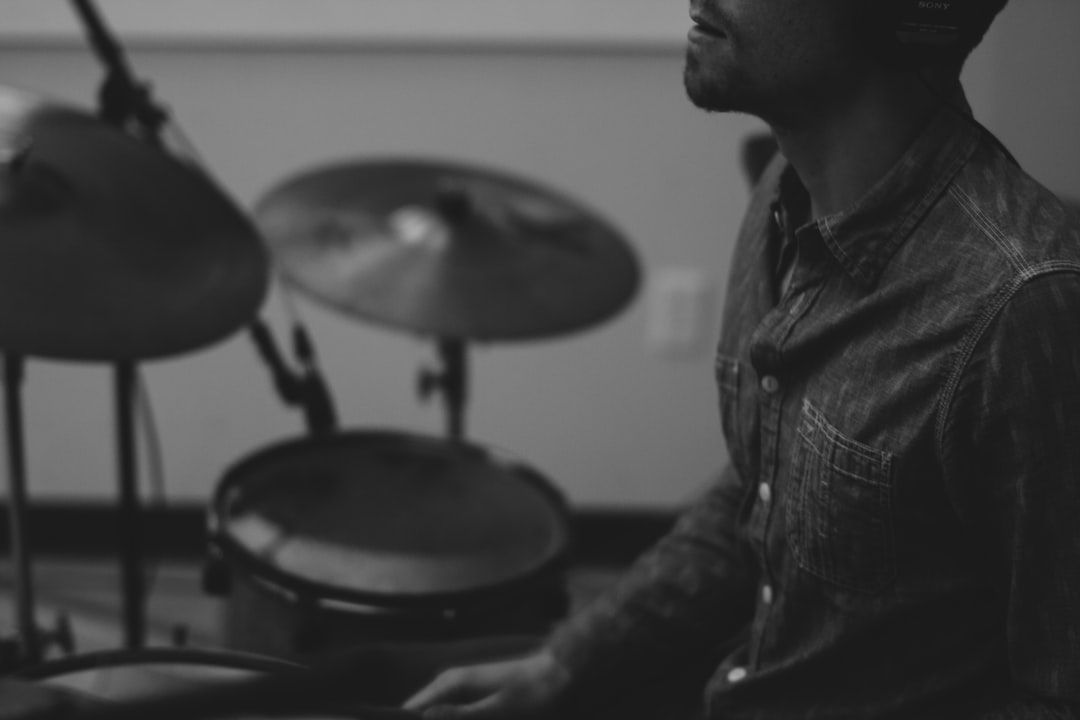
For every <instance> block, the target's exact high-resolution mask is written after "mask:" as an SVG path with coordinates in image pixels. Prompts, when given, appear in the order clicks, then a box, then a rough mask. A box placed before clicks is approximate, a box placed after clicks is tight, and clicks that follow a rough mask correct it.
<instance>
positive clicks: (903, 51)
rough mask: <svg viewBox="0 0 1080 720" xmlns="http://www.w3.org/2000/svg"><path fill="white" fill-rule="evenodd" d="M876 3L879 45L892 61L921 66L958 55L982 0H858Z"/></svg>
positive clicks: (903, 65)
mask: <svg viewBox="0 0 1080 720" xmlns="http://www.w3.org/2000/svg"><path fill="white" fill-rule="evenodd" d="M859 1H860V2H864V3H866V4H867V5H870V6H875V7H874V9H872V10H871V11H870V12H871V13H872V14H874V15H878V13H880V15H878V22H879V23H880V24H879V25H878V27H880V28H882V29H883V30H884V35H885V37H884V38H882V37H881V34H880V33H874V36H875V40H876V41H879V42H881V45H880V46H879V49H880V50H881V51H882V52H883V53H884V57H885V58H886V61H887V62H889V63H890V64H891V65H894V66H897V67H903V68H918V67H925V66H926V65H932V64H936V63H939V62H942V61H947V60H949V59H952V58H954V57H956V55H957V52H958V49H959V48H962V47H964V46H965V45H966V44H967V43H968V42H970V40H971V35H972V32H973V30H972V26H973V25H974V20H975V18H974V17H973V16H972V13H973V8H974V7H975V5H976V4H977V3H978V2H979V0H859Z"/></svg>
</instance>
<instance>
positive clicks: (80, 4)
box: [72, 0, 168, 650]
mask: <svg viewBox="0 0 1080 720" xmlns="http://www.w3.org/2000/svg"><path fill="white" fill-rule="evenodd" d="M72 5H73V6H74V8H75V11H76V13H77V14H78V15H79V18H80V19H81V20H82V23H83V24H84V25H85V27H86V32H87V38H88V40H89V43H90V46H91V48H92V49H93V50H94V52H95V53H96V54H97V56H98V58H99V59H100V60H101V62H102V64H103V65H104V66H105V71H106V77H105V81H104V83H103V84H102V86H101V91H100V94H99V99H100V102H101V117H102V118H103V119H104V120H105V121H106V122H109V123H110V124H113V125H115V126H117V127H118V128H120V129H121V130H124V131H127V132H131V133H135V134H137V135H138V136H139V137H140V138H141V139H142V140H144V141H145V142H147V143H148V144H150V145H152V146H154V147H156V148H159V149H160V148H163V143H162V141H161V129H162V126H163V125H164V124H165V122H166V120H167V119H168V114H167V113H166V112H165V111H164V110H163V109H162V108H161V107H159V106H158V105H156V104H155V103H154V101H153V99H152V98H151V97H150V92H149V89H148V87H147V86H145V85H142V84H140V83H139V82H137V81H136V79H135V78H134V76H133V75H132V73H131V70H130V69H129V68H128V64H127V61H126V59H125V57H124V53H123V51H122V49H121V48H120V45H119V44H118V43H117V42H116V41H115V40H114V39H113V38H112V36H111V35H110V34H109V31H108V29H107V28H106V27H105V23H104V22H102V20H101V17H100V15H99V14H98V12H97V10H96V9H95V7H94V5H93V4H92V2H91V0H72ZM135 380H136V366H135V363H134V361H132V360H121V361H119V362H117V363H116V368H115V378H114V385H115V402H116V437H117V446H116V449H117V466H118V475H119V478H118V480H119V538H118V543H119V546H120V571H121V591H122V607H123V617H124V646H125V647H126V648H128V649H132V650H133V649H138V648H141V647H142V646H143V644H144V642H145V625H146V622H145V618H146V607H145V605H146V598H145V595H146V588H145V578H144V576H143V555H142V527H141V522H140V505H139V494H138V490H139V488H138V477H137V467H138V463H137V456H136V443H135V384H136V383H135Z"/></svg>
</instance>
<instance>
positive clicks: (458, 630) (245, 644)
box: [221, 571, 568, 662]
mask: <svg viewBox="0 0 1080 720" xmlns="http://www.w3.org/2000/svg"><path fill="white" fill-rule="evenodd" d="M229 584H230V587H229V590H228V594H227V597H226V598H225V603H224V607H223V609H222V619H221V626H222V633H223V643H224V645H225V647H227V648H230V649H232V650H236V651H242V652H249V653H256V654H261V655H270V656H273V657H280V658H285V659H289V660H294V661H297V662H305V661H308V660H313V659H317V658H318V657H320V656H323V655H325V654H326V653H329V652H332V651H334V650H339V649H342V648H347V647H354V646H356V645H361V644H364V643H396V642H405V643H412V642H420V643H434V642H455V641H460V640H467V639H473V638H485V637H497V636H504V635H514V636H517V635H534V634H535V635H542V634H545V633H546V632H548V631H549V630H550V628H551V625H552V623H553V622H555V621H556V620H558V619H560V618H562V617H564V616H565V615H566V610H567V605H568V601H567V596H566V589H565V582H564V580H563V577H562V574H561V573H560V574H552V576H551V577H547V578H544V581H543V582H542V583H537V584H536V586H535V587H530V588H524V589H523V593H522V595H514V596H509V597H504V598H501V599H500V600H499V602H497V603H492V604H490V605H485V606H477V607H473V608H469V609H467V610H464V611H461V610H457V611H455V610H453V609H447V610H446V611H445V612H443V613H437V612H419V611H408V610H405V611H402V610H392V611H388V610H384V609H382V608H371V607H363V606H349V605H345V604H339V603H332V604H327V603H325V602H322V601H318V600H314V599H304V598H296V597H294V596H291V595H290V594H288V593H287V591H282V590H281V589H280V588H274V587H273V586H270V585H268V584H266V583H265V582H262V581H260V580H258V579H256V578H253V577H250V576H248V575H246V574H243V573H237V572H235V571H234V572H233V574H232V577H231V579H230V582H229Z"/></svg>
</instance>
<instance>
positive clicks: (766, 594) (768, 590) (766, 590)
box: [761, 585, 773, 605]
mask: <svg viewBox="0 0 1080 720" xmlns="http://www.w3.org/2000/svg"><path fill="white" fill-rule="evenodd" d="M772 600H773V592H772V585H765V586H763V587H762V588H761V602H763V603H765V604H766V605H772Z"/></svg>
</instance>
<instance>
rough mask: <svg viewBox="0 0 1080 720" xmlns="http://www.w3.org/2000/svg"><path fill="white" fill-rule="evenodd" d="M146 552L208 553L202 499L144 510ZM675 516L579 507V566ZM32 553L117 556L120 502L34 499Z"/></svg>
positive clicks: (633, 546) (627, 549) (647, 539)
mask: <svg viewBox="0 0 1080 720" xmlns="http://www.w3.org/2000/svg"><path fill="white" fill-rule="evenodd" d="M141 517H142V532H143V537H144V539H145V551H146V553H147V554H148V555H150V556H153V557H156V558H170V559H177V560H198V559H200V558H202V557H204V548H205V529H206V522H207V509H206V506H205V505H202V504H198V503H193V502H192V503H173V504H170V505H168V506H166V507H147V508H145V509H144V510H143V513H142V515H141ZM674 520H675V513H674V512H671V511H664V510H656V511H652V510H629V509H610V508H579V509H574V510H573V511H572V514H571V528H572V531H573V535H574V550H573V553H572V562H573V563H574V564H578V565H625V564H627V563H630V562H632V561H633V559H634V558H636V557H637V556H638V555H639V554H641V552H642V551H644V550H645V549H646V548H648V547H649V546H650V545H652V544H653V543H654V542H655V541H656V540H658V539H659V538H660V537H661V536H662V535H663V534H664V533H665V532H667V531H668V530H669V529H670V528H671V526H672V524H673V523H674ZM26 526H27V533H28V536H29V537H28V543H29V548H30V552H31V554H32V556H34V557H36V556H48V557H57V556H72V557H86V556H96V557H100V556H113V555H116V554H117V546H118V537H119V534H118V527H119V521H118V517H117V511H116V508H115V506H113V505H110V504H107V503H104V502H94V501H83V502H79V501H45V502H37V503H35V504H34V505H33V506H32V507H31V508H30V509H29V511H28V513H27V518H26ZM9 533H10V523H9V517H8V510H7V505H6V504H0V554H3V555H7V554H8V553H9V552H10V548H11V540H10V535H9Z"/></svg>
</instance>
